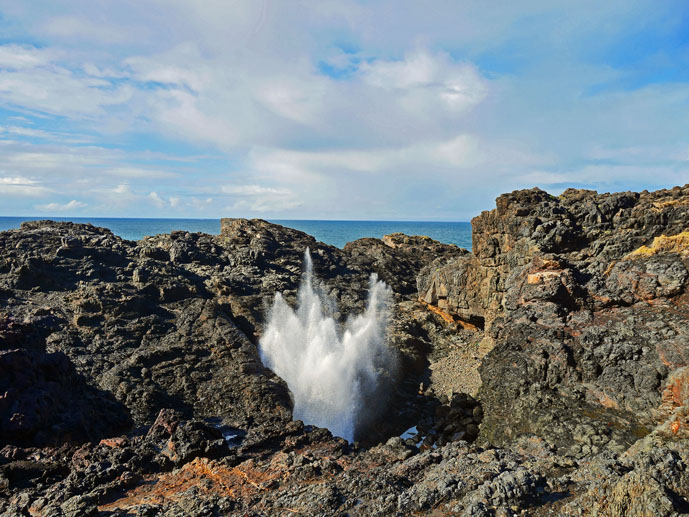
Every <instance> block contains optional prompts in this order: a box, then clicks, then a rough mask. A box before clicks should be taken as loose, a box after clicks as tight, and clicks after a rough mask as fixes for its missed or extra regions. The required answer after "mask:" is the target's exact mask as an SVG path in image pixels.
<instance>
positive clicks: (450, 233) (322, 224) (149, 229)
mask: <svg viewBox="0 0 689 517" xmlns="http://www.w3.org/2000/svg"><path fill="white" fill-rule="evenodd" d="M40 219H46V218H45V217H0V231H4V230H9V229H12V228H19V225H20V224H21V223H22V222H23V221H37V220H40ZM50 219H52V220H54V221H71V222H75V223H91V224H93V225H94V226H101V227H104V228H109V229H110V230H111V231H112V232H113V233H114V234H115V235H118V236H120V237H122V238H123V239H128V240H133V241H136V240H139V239H141V238H142V237H144V236H146V235H156V234H158V233H170V232H171V231H173V230H184V231H188V232H203V233H210V234H216V235H217V234H219V233H220V219H135V218H110V217H107V218H105V217H51V218H50ZM270 222H272V223H277V224H281V225H283V226H288V227H290V228H294V229H296V230H300V231H303V232H306V233H308V234H309V235H313V236H314V237H315V238H316V239H318V240H319V241H322V242H325V243H326V244H330V245H332V246H337V247H338V248H342V247H343V246H344V245H345V244H346V243H348V242H350V241H353V240H356V239H361V238H362V237H377V238H381V237H382V236H383V235H387V234H389V233H395V232H402V233H406V234H407V235H426V236H428V237H431V238H432V239H435V240H437V241H440V242H445V243H448V244H456V245H457V246H460V247H462V248H467V249H471V224H470V223H466V222H456V223H451V222H414V221H309V220H282V219H275V220H270Z"/></svg>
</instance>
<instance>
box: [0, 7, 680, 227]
mask: <svg viewBox="0 0 689 517" xmlns="http://www.w3.org/2000/svg"><path fill="white" fill-rule="evenodd" d="M0 14H1V15H2V16H1V17H0V27H2V29H3V31H4V34H6V35H7V36H6V37H5V38H4V40H3V41H5V43H4V44H0V114H1V115H0V116H1V117H2V118H0V194H3V195H5V196H6V197H7V199H6V203H4V205H5V206H4V215H15V214H19V213H21V214H24V215H31V212H32V211H33V210H34V209H38V210H42V209H43V208H45V207H52V209H54V210H60V207H68V208H65V209H64V210H67V211H69V210H80V211H82V212H84V211H88V212H89V214H90V215H96V216H98V215H101V216H107V215H111V216H117V215H120V216H121V215H129V216H167V217H170V216H177V217H221V216H261V217H272V218H319V219H322V218H344V219H412V220H413V219H444V220H466V219H468V218H469V217H471V216H473V215H475V214H476V213H477V212H478V211H480V210H482V209H486V208H490V207H491V206H492V202H493V198H494V197H495V196H496V195H497V194H499V193H501V192H502V191H505V190H510V189H514V188H525V187H531V186H536V185H537V186H540V187H542V188H545V189H548V190H551V191H553V192H555V193H557V192H558V191H560V190H563V189H564V188H567V187H569V186H585V187H589V188H598V189H600V190H618V189H638V188H656V187H664V186H671V185H673V184H677V183H686V182H687V181H689V167H688V165H689V164H688V160H689V133H688V132H687V124H688V123H687V120H689V103H688V101H689V85H688V83H689V72H687V73H685V72H681V71H679V72H678V70H684V69H687V70H689V67H686V66H685V65H687V64H689V63H687V56H688V55H689V54H687V52H686V50H687V48H686V43H685V42H684V39H683V38H682V27H683V25H682V23H683V22H682V20H684V19H685V18H686V15H687V14H688V8H687V7H686V6H684V5H683V4H682V3H681V2H677V1H670V2H667V3H664V4H663V5H662V6H659V5H658V4H657V3H654V2H650V1H645V0H633V1H631V2H630V1H622V0H613V1H611V2H606V3H605V5H603V6H601V5H600V4H599V3H598V2H593V1H590V0H584V1H582V2H578V3H577V4H576V5H567V6H565V5H564V4H561V3H558V2H546V1H537V0H528V1H526V2H520V3H518V4H517V3H507V2H505V3H501V5H500V6H499V8H498V7H496V6H486V5H485V3H484V2H478V1H473V0H469V1H466V2H461V3H458V2H452V1H449V0H447V1H445V0H437V1H434V2H431V3H430V4H428V5H426V4H424V5H421V4H419V3H418V2H413V1H411V0H397V1H395V2H393V1H392V0H381V1H380V2H363V1H355V0H338V1H335V0H323V1H321V2H318V3H317V4H313V3H308V4H307V3H306V2H300V1H297V2H294V3H289V4H286V3H280V2H272V1H269V0H264V1H248V0H243V1H238V2H233V3H231V4H225V3H219V2H188V1H183V0H173V1H166V2H150V3H148V2H147V3H141V2H134V1H130V0H122V1H119V2H114V1H106V2H101V3H98V4H97V5H96V4H93V3H92V2H87V1H85V0H83V1H82V0H78V1H75V2H71V3H70V4H69V5H68V6H65V5H60V6H57V5H53V4H50V3H41V2H39V3H36V4H30V5H29V4H24V3H17V2H3V1H2V0H0ZM640 20H644V21H643V23H642V22H641V21H640ZM630 49H633V52H632V51H631V50H630ZM77 199H79V200H80V201H77ZM36 200H39V202H38V203H36ZM71 203H74V204H73V205H71V206H69V205H70V204H71ZM77 203H83V204H84V205H83V206H82V205H79V206H77Z"/></svg>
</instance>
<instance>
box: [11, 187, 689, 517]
mask: <svg viewBox="0 0 689 517" xmlns="http://www.w3.org/2000/svg"><path fill="white" fill-rule="evenodd" d="M496 205H497V207H496V209H495V210H493V211H490V212H484V213H483V214H481V215H480V216H479V217H477V218H475V219H474V221H473V228H474V234H473V239H474V241H473V251H472V252H471V253H469V252H467V251H466V250H460V249H459V248H456V247H454V246H447V245H442V244H440V243H436V242H434V241H432V240H430V239H428V238H424V237H407V236H403V235H400V234H393V235H391V236H386V237H385V238H384V239H383V240H377V239H362V240H359V241H355V242H354V243H349V244H348V245H347V246H346V247H345V249H343V250H339V249H337V248H334V247H332V246H327V245H324V244H322V243H319V242H317V241H315V239H313V238H312V237H310V236H308V235H306V234H304V233H302V232H298V231H296V230H291V229H288V228H284V227H281V226H278V225H273V224H270V223H267V222H266V221H260V220H246V219H233V220H223V221H222V225H221V227H222V231H221V234H220V235H218V236H211V235H203V234H194V233H188V232H173V233H171V234H169V235H157V236H152V237H146V238H144V239H142V240H141V241H139V242H130V241H125V240H122V239H119V238H118V237H116V236H114V235H113V234H112V233H111V232H109V231H108V230H105V229H100V228H95V227H93V226H90V225H75V224H71V223H55V222H48V221H38V222H30V223H25V224H24V225H23V226H22V228H21V229H19V230H13V231H9V232H2V233H0V249H1V250H2V253H0V301H2V314H0V418H1V419H2V420H1V422H2V426H0V441H1V442H2V443H0V514H2V515H5V514H6V515H26V514H33V515H58V516H60V515H88V514H101V515H122V514H132V515H134V514H136V515H203V514H209V515H210V514H215V515H237V514H238V515H244V514H249V515H272V514H279V513H284V512H288V513H295V514H304V515H316V514H318V515H342V514H349V515H372V514H376V515H403V514H408V513H412V512H416V513H418V514H432V513H435V514H455V515H520V514H525V513H526V514H534V515H570V514H575V515H576V514H589V513H593V514H598V515H619V514H629V515H643V514H647V513H649V512H650V513H652V514H655V515H675V514H679V513H682V512H687V511H689V483H688V482H687V480H688V479H689V477H688V476H687V475H686V468H687V465H689V448H688V447H687V445H686V437H687V436H688V435H689V434H688V433H689V407H688V405H689V395H688V393H689V388H687V386H689V375H688V374H687V369H688V368H689V347H688V346H687V343H689V311H688V309H687V307H689V293H688V292H687V288H688V284H689V253H688V252H687V250H688V249H689V243H688V241H687V237H686V232H687V228H689V186H686V187H682V188H679V187H678V188H675V189H672V190H665V191H658V192H652V193H648V192H643V193H640V194H635V193H620V194H602V195H599V194H597V193H595V192H592V191H580V190H568V191H566V192H564V193H563V194H562V195H561V196H559V197H554V196H550V195H549V194H547V193H545V192H543V191H540V190H538V189H534V190H529V191H519V192H514V193H512V194H506V195H504V196H501V197H500V198H498V200H497V203H496ZM307 247H308V248H310V250H311V253H312V257H313V262H314V268H315V270H316V273H317V275H318V276H319V278H321V279H322V285H321V288H322V289H324V290H325V291H326V292H327V294H328V295H329V296H330V297H331V298H332V299H334V300H335V301H336V302H337V304H338V310H337V312H336V313H335V314H334V316H335V317H336V319H337V320H338V321H344V320H345V319H346V317H347V316H348V315H349V314H351V313H352V312H358V311H360V310H361V309H362V308H363V307H364V305H365V301H366V295H367V287H368V282H369V277H370V275H371V273H372V272H375V273H377V274H378V276H379V277H380V278H383V279H384V280H386V281H387V282H388V283H389V284H390V285H391V286H392V287H393V289H394V291H395V293H394V297H395V305H394V314H393V317H392V318H391V322H390V328H389V333H388V346H390V347H391V348H393V349H395V350H396V351H397V353H398V355H399V365H400V369H399V375H398V377H397V378H396V379H394V381H395V384H391V385H394V386H395V388H394V393H393V394H392V396H391V397H390V398H389V399H388V400H387V401H386V404H384V405H383V404H379V405H381V406H384V409H385V411H381V413H380V415H379V419H378V421H377V422H375V424H374V425H372V426H371V427H370V428H369V429H367V430H366V434H365V436H362V443H361V444H356V443H355V444H348V443H347V442H345V441H344V440H342V439H339V438H334V437H333V436H332V435H331V434H330V433H329V432H328V431H327V430H325V429H317V428H313V427H311V426H305V425H304V424H303V423H302V422H293V421H291V400H290V394H289V391H288V389H287V387H286V385H285V384H284V383H283V382H282V381H281V380H280V379H279V378H277V377H276V376H275V375H273V374H272V372H270V371H269V370H267V369H266V368H265V367H263V365H262V364H261V362H260V359H259V357H258V351H257V346H256V344H257V341H258V338H259V336H260V334H261V332H262V330H263V325H264V323H265V315H266V314H265V311H266V309H267V307H268V306H269V304H270V302H271V300H272V297H273V296H274V294H275V292H276V291H280V292H283V293H285V298H286V299H287V300H288V302H289V303H294V301H295V296H296V292H297V289H298V286H299V283H300V280H301V275H302V266H303V264H302V261H303V254H304V250H305V249H306V248H307ZM414 285H416V286H417V289H418V291H415V290H414ZM419 298H420V299H421V301H418V299H419ZM471 347H474V348H473V349H472V348H471ZM458 350H459V351H462V353H463V354H464V353H465V352H466V354H469V353H473V354H475V355H474V356H472V357H475V361H476V363H474V364H479V363H480V364H481V366H480V379H478V377H477V376H476V379H474V380H472V382H471V383H461V382H458V383H456V384H455V383H454V382H453V381H452V379H447V378H445V377H447V376H445V377H443V382H442V383H439V382H434V379H438V378H439V377H438V375H437V374H435V372H434V370H433V369H432V368H431V366H434V367H435V368H443V366H444V365H448V364H449V363H448V361H456V360H458V359H456V358H458V357H465V356H466V355H462V354H459V355H457V354H455V352H457V351H458ZM479 350H482V352H481V353H479ZM488 350H490V351H489V352H488V353H487V355H485V353H486V352H487V351H488ZM435 371H437V370H435ZM450 371H451V372H453V373H451V374H450V376H451V375H454V371H455V370H450ZM458 371H460V370H458ZM473 374H474V375H476V372H473ZM472 379H473V378H472ZM476 380H478V383H475V382H474V381H476ZM3 383H4V384H3ZM478 384H480V389H478V394H477V395H476V396H475V397H474V396H472V395H474V394H476V391H475V390H474V387H477V386H478ZM455 385H458V386H469V385H470V386H472V390H471V393H472V395H469V394H468V393H456V390H455V389H454V386H455ZM448 388H449V389H448ZM460 391H461V390H460ZM412 425H416V426H417V430H418V434H417V436H416V437H415V438H414V439H407V440H402V439H401V438H399V437H397V435H399V434H400V433H401V431H402V430H404V429H406V428H407V427H411V426H412ZM477 435H478V442H473V443H472V440H473V439H474V438H475V437H477ZM391 436H392V438H391Z"/></svg>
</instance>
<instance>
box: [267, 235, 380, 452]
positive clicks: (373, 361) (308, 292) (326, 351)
mask: <svg viewBox="0 0 689 517" xmlns="http://www.w3.org/2000/svg"><path fill="white" fill-rule="evenodd" d="M305 265H306V268H305V269H306V271H305V274H304V278H303V280H302V284H301V286H300V287H299V293H298V306H297V309H296V310H293V309H292V308H291V307H290V306H289V305H288V304H287V303H286V302H285V300H284V299H283V297H282V295H281V294H280V293H276V294H275V299H274V301H273V306H272V308H271V310H270V317H269V321H268V325H267V328H266V330H265V333H264V334H263V337H262V338H261V340H260V343H259V348H260V353H261V360H262V361H263V363H264V364H265V365H266V366H268V367H269V368H270V369H272V370H273V371H274V372H275V373H276V374H277V375H279V376H280V377H281V378H282V379H284V380H285V381H286V382H287V385H288V386H289V389H290V391H291V392H292V395H293V397H294V418H295V419H299V420H303V421H304V423H306V424H313V425H317V426H319V427H326V428H328V429H329V430H330V431H331V432H332V433H333V434H334V435H336V436H341V437H342V438H345V439H346V440H349V441H352V440H353V439H354V436H355V432H356V426H357V422H359V421H361V420H362V414H364V413H365V412H366V409H367V407H366V401H365V400H364V398H365V397H370V396H372V395H374V394H375V392H376V388H377V385H378V381H377V368H380V367H381V366H383V367H384V366H385V365H386V364H387V362H388V359H387V358H388V354H387V350H386V347H385V344H384V339H385V327H386V323H387V319H388V315H389V305H390V299H391V290H390V288H389V287H388V286H387V285H386V284H385V283H384V282H381V281H379V280H378V278H377V276H376V275H375V274H373V275H371V280H370V290H369V298H368V302H367V306H366V310H365V311H364V313H363V314H360V315H357V316H356V317H353V318H349V319H348V321H347V322H346V324H345V325H344V328H343V329H339V328H338V325H337V323H336V321H335V320H334V319H333V317H332V316H330V314H329V313H330V312H331V311H332V308H333V305H332V304H333V302H332V301H330V300H328V299H327V297H326V296H325V295H323V294H322V293H319V291H318V290H317V289H316V288H315V287H314V278H313V264H312V261H311V255H310V253H309V250H308V249H307V250H306V253H305ZM328 309H330V311H329V310H328Z"/></svg>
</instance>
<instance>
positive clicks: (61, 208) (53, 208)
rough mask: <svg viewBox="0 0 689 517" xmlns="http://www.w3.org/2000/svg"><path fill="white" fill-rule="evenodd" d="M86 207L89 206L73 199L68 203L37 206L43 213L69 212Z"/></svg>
mask: <svg viewBox="0 0 689 517" xmlns="http://www.w3.org/2000/svg"><path fill="white" fill-rule="evenodd" d="M86 206H88V205H87V204H86V203H83V202H81V201H77V200H76V199H72V200H71V201H70V202H68V203H48V204H46V205H36V208H37V209H38V210H41V211H43V212H67V211H72V210H76V209H79V208H84V207H86Z"/></svg>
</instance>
